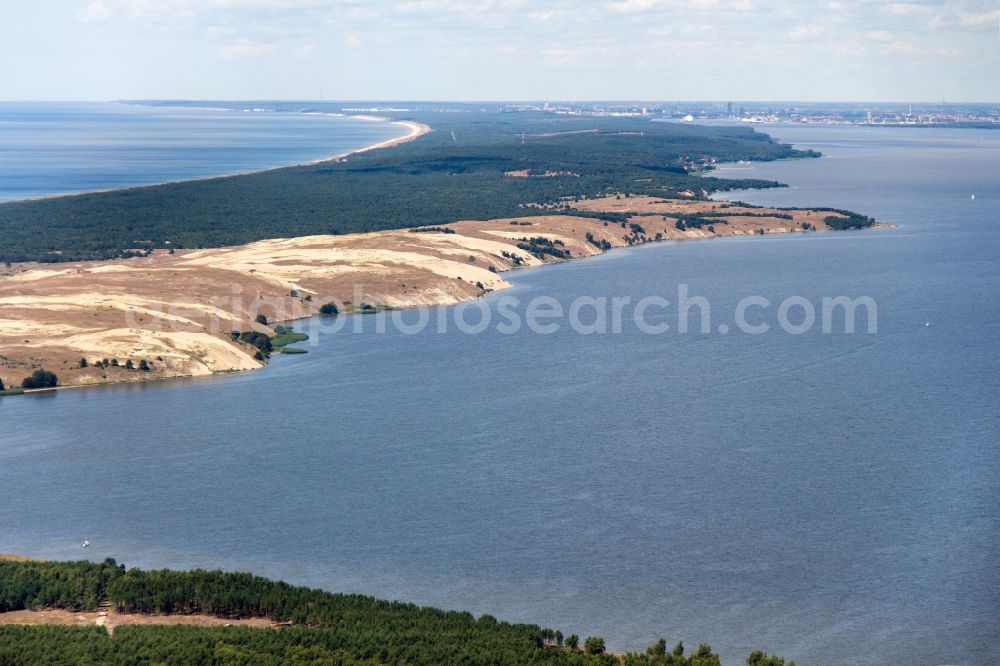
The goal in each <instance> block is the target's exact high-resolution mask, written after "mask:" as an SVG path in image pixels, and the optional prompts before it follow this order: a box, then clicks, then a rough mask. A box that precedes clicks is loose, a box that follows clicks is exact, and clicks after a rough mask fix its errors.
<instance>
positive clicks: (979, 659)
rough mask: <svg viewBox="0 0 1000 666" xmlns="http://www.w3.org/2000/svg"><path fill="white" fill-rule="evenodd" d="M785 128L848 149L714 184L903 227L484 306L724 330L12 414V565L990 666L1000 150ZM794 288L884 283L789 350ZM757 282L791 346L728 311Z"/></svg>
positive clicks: (6, 416)
mask: <svg viewBox="0 0 1000 666" xmlns="http://www.w3.org/2000/svg"><path fill="white" fill-rule="evenodd" d="M772 131H774V132H776V134H777V136H778V137H780V138H782V139H784V140H787V141H791V142H794V143H795V144H796V145H798V146H800V147H804V148H816V149H818V150H821V151H823V152H824V153H825V155H826V156H825V157H824V158H822V159H815V160H802V161H794V162H781V163H773V164H760V165H754V166H753V167H752V168H751V169H750V170H748V171H747V170H743V169H741V168H739V167H738V165H734V166H733V167H731V168H725V169H722V170H721V172H720V175H732V176H739V177H743V176H753V177H763V178H776V179H779V180H782V181H784V182H786V183H789V184H791V186H792V187H790V188H788V189H781V190H766V191H758V192H739V193H732V194H731V195H729V196H731V198H736V199H742V200H749V201H754V202H758V203H768V204H777V205H813V206H821V205H822V206H836V207H843V208H849V209H853V210H856V211H859V212H862V213H864V214H867V215H872V216H874V217H876V218H877V219H879V220H880V221H883V222H887V223H891V224H894V225H897V226H896V227H895V228H891V229H874V230H866V231H860V232H854V231H852V232H843V233H810V234H794V235H787V236H785V235H783V236H764V237H753V238H745V239H720V240H709V241H691V242H682V243H662V244H655V245H649V246H645V247H641V248H636V249H630V250H624V251H615V252H611V253H609V254H608V255H605V256H603V257H599V258H594V259H588V260H584V261H579V262H573V263H569V264H563V265H553V266H546V267H542V268H539V269H533V270H524V271H518V272H514V273H508V274H506V275H507V276H508V277H509V278H510V280H511V281H512V282H513V283H514V284H515V287H514V288H513V289H512V290H509V291H507V292H502V293H495V294H492V295H490V296H489V297H488V298H487V299H486V303H488V304H490V305H491V307H495V305H496V303H497V302H498V300H499V299H500V298H503V297H504V296H513V297H517V298H519V299H521V300H522V301H527V300H529V299H531V298H533V297H535V296H551V297H553V298H555V299H556V300H557V301H558V302H559V303H561V304H563V305H564V306H568V304H570V303H571V302H572V301H573V300H574V299H576V298H578V297H580V296H593V297H595V298H597V297H602V296H603V297H607V298H612V297H615V296H628V297H631V298H632V299H633V302H635V301H636V300H638V299H641V298H643V297H646V296H650V295H661V296H662V297H665V298H667V299H670V300H671V301H673V300H674V299H675V298H676V297H677V293H678V292H677V289H678V287H679V285H681V284H684V285H687V289H688V291H689V293H690V294H691V295H692V296H702V297H704V298H705V299H706V300H707V301H708V303H709V304H710V305H711V317H712V321H711V328H710V330H709V332H706V333H702V332H700V329H699V328H698V327H697V326H692V330H691V332H689V333H687V334H681V333H678V332H677V324H678V323H679V322H678V321H677V316H678V315H677V314H676V313H672V312H671V311H669V310H664V315H663V317H664V321H666V322H668V323H670V324H672V325H673V327H672V328H671V329H670V331H669V332H668V333H665V334H660V335H650V334H646V333H643V332H641V331H639V330H638V329H637V328H636V327H635V326H631V325H626V326H623V328H622V332H621V333H618V334H614V333H610V332H609V333H607V334H592V335H582V334H580V333H578V332H575V331H573V330H571V328H570V327H568V326H563V327H561V328H560V329H559V330H558V331H557V332H555V333H552V334H538V333H534V332H531V331H530V330H528V329H527V328H523V327H522V329H521V330H520V331H519V332H517V333H515V334H504V333H501V332H499V331H498V330H497V329H496V327H495V326H489V327H488V328H487V329H486V330H485V331H484V332H483V333H480V334H478V335H467V334H465V333H462V332H461V331H459V330H457V329H456V328H455V327H454V326H451V327H450V328H449V332H448V333H445V334H439V333H437V332H436V330H437V329H436V327H434V326H431V327H429V328H428V329H426V330H425V331H424V332H422V333H420V334H414V335H407V334H403V333H401V332H399V331H396V330H395V329H394V327H392V326H389V327H388V332H386V333H378V332H376V331H375V325H374V322H375V319H374V318H369V319H366V320H365V325H364V329H365V332H363V333H360V334H358V333H354V332H352V330H353V327H352V326H346V327H345V328H344V329H343V330H341V331H340V332H338V333H333V334H328V335H323V336H318V337H317V338H314V340H312V341H310V342H315V343H317V344H315V346H308V349H309V352H310V353H309V354H305V355H300V356H289V357H278V358H275V359H274V360H273V361H272V363H271V364H270V366H269V367H268V368H266V369H263V370H261V371H258V372H253V373H249V374H241V375H233V376H225V377H217V378H206V379H198V380H177V381H165V382H158V383H153V384H148V385H130V386H110V387H101V388H93V389H80V390H66V391H59V392H56V393H50V394H44V395H31V396H23V397H14V398H4V399H0V433H2V434H0V551H11V552H16V553H21V554H24V555H29V556H34V557H43V558H60V559H64V558H79V557H84V556H86V557H89V558H92V559H102V558H104V557H115V558H117V559H118V560H119V561H121V562H124V563H127V564H128V565H130V566H142V567H178V568H184V567H194V566H200V567H212V568H216V567H218V568H223V569H240V570H250V571H254V572H256V573H259V574H263V575H267V576H271V577H275V578H281V579H286V580H289V581H291V582H293V583H299V584H307V585H311V586H320V587H323V588H326V589H328V590H334V591H349V592H362V593H366V594H372V595H377V596H379V597H387V598H393V599H403V600H407V601H413V602H417V603H421V604H432V605H435V606H441V607H445V608H453V609H467V610H470V611H472V612H474V613H477V614H479V613H491V614H494V615H496V616H498V617H500V618H503V619H506V620H512V621H524V622H536V623H539V624H542V625H544V626H551V627H555V628H559V629H561V630H563V631H564V632H565V633H570V632H576V633H579V634H581V635H584V636H586V635H588V634H601V635H603V636H605V637H606V638H607V640H608V645H609V647H610V648H612V649H616V650H626V649H633V650H642V649H645V647H646V646H647V645H648V644H649V643H651V642H653V641H654V640H656V639H657V638H658V637H659V636H665V637H666V638H667V639H668V640H669V641H670V642H671V643H673V642H674V641H677V640H683V641H684V643H685V645H687V646H689V647H693V646H696V645H697V644H698V642H700V641H707V642H710V643H711V644H712V646H713V647H714V648H716V649H718V650H720V651H721V653H722V656H723V658H724V662H725V663H726V664H727V665H728V664H741V663H742V660H743V659H744V658H745V656H746V655H747V654H748V653H749V652H750V651H751V650H752V649H756V648H761V649H766V650H768V651H769V652H777V653H780V654H784V655H785V656H786V657H788V658H790V659H795V660H796V661H797V663H799V664H800V665H810V664H848V665H858V666H861V665H867V664H899V665H909V664H946V663H947V664H956V663H960V664H996V663H998V662H1000V643H998V642H997V640H996V638H997V636H998V635H1000V518H998V508H1000V410H998V407H997V396H998V395H1000V354H998V351H997V350H998V349H1000V298H998V294H1000V183H998V181H997V178H996V174H997V173H998V172H1000V132H986V131H978V130H974V131H961V130H935V129H890V128H885V129H871V130H869V129H864V128H852V127H830V128H812V127H805V128H795V127H787V128H786V127H779V128H773V129H772ZM972 194H975V199H974V200H973V199H972V198H971V195H972ZM790 296H791V297H801V298H804V299H806V300H808V301H809V302H810V303H814V304H816V307H817V310H818V309H819V304H820V303H821V300H822V298H823V297H825V296H828V297H837V296H848V297H851V298H856V297H862V296H867V297H870V298H871V299H873V300H874V301H875V303H877V332H875V333H867V328H866V327H863V326H860V325H859V326H858V331H857V332H855V333H854V334H847V333H844V332H843V326H841V325H838V326H836V327H835V328H834V330H833V331H832V332H831V333H823V332H822V330H821V327H820V326H819V325H818V324H817V325H816V326H815V327H813V328H812V329H810V330H808V331H807V332H805V333H801V334H789V333H787V332H785V331H783V330H781V327H780V326H779V325H778V323H777V319H776V313H775V311H774V309H775V308H776V307H777V306H778V304H779V303H781V302H782V301H783V300H784V299H787V298H788V297H790ZM747 297H764V298H766V299H767V300H768V301H769V302H771V303H772V304H773V305H772V308H771V309H770V310H765V309H756V310H754V311H753V317H754V321H755V322H758V321H760V322H770V324H771V329H770V330H769V331H768V332H767V333H765V334H761V335H753V334H748V333H743V332H741V331H739V330H738V328H737V327H736V326H735V318H734V312H735V308H736V306H737V305H738V303H739V302H740V301H741V300H742V299H744V298H747ZM453 312H454V311H453V310H447V311H446V312H445V316H448V317H452V315H453ZM403 316H404V317H405V318H407V319H406V321H408V322H412V321H414V320H415V319H416V316H417V313H415V312H411V313H404V315H403ZM410 318H412V319H410ZM795 319H796V320H797V319H798V316H796V317H795ZM475 320H476V317H475V316H472V315H469V316H468V321H470V322H474V321H475ZM432 321H433V319H432ZM717 324H719V325H721V324H727V325H729V326H730V330H729V332H728V333H726V334H723V333H721V332H719V329H718V327H717ZM84 539H89V540H91V541H92V543H93V546H92V547H91V548H89V549H88V550H86V551H84V550H82V549H81V548H80V543H81V542H82V541H83V540H84Z"/></svg>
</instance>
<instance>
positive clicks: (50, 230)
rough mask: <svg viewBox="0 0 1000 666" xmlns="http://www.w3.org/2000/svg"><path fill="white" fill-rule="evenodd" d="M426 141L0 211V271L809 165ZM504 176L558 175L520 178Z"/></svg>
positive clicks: (527, 117)
mask: <svg viewBox="0 0 1000 666" xmlns="http://www.w3.org/2000/svg"><path fill="white" fill-rule="evenodd" d="M404 118H405V119H407V120H414V121H418V122H422V123H425V124H427V125H429V126H430V127H431V128H432V129H433V131H432V132H431V133H429V134H426V135H424V136H421V137H419V138H418V139H416V140H414V141H411V142H409V143H405V144H402V145H399V146H396V147H393V148H385V149H381V150H375V151H370V152H366V153H360V154H357V155H352V156H350V157H349V158H348V159H347V160H344V161H340V162H323V163H319V164H314V165H308V166H301V167H289V168H283V169H274V170H270V171H265V172H261V173H256V174H250V175H241V176H230V177H220V178H212V179H207V180H199V181H188V182H180V183H171V184H165V185H154V186H148V187H137V188H132V189H126V190H117V191H111V192H98V193H91V194H81V195H74V196H65V197H56V198H50V199H42V200H35V201H21V202H10V203H4V204H0V238H2V239H3V240H2V242H0V261H5V262H16V261H44V262H59V261H72V260H80V259H106V258H114V257H125V256H135V255H137V254H139V255H141V254H143V253H144V252H146V251H148V250H149V249H155V248H193V247H218V246H224V245H234V244H240V243H246V242H251V241H255V240H261V239H265V238H276V237H288V236H301V235H308V234H321V233H351V232H365V231H375V230H380V229H398V228H406V227H417V226H428V225H438V224H444V223H448V222H454V221H456V220H463V219H489V218H496V217H507V216H514V215H535V214H542V213H544V212H545V211H543V210H540V209H538V208H535V207H526V204H534V203H551V202H555V201H557V200H558V199H560V198H561V197H580V196H593V195H600V194H606V193H612V192H630V193H634V194H655V195H659V196H669V195H671V194H676V193H679V192H683V191H686V190H690V191H692V192H694V193H696V194H698V195H701V193H702V191H703V190H704V191H707V192H713V191H718V190H725V189H736V188H746V187H776V186H779V184H778V183H775V182H772V181H753V180H721V179H717V178H712V177H709V176H706V175H704V173H705V171H704V170H705V168H706V167H707V166H708V165H710V163H711V160H713V159H715V160H718V161H732V160H776V159H786V158H793V157H812V156H816V155H818V153H815V152H812V151H799V150H795V149H793V148H791V147H790V146H787V145H784V144H780V143H777V142H775V141H774V140H772V139H771V138H770V137H769V136H767V135H766V134H761V133H759V132H755V131H754V130H753V129H751V128H747V127H723V126H719V127H710V126H699V125H681V124H676V123H666V122H651V121H650V120H648V119H643V118H626V117H579V116H556V115H554V114H549V113H534V112H511V113H499V112H455V113H433V112H417V113H410V114H405V115H400V116H399V117H398V118H397V119H404ZM509 171H526V172H528V173H530V174H543V173H546V172H548V173H555V174H559V175H556V176H552V177H526V178H515V177H510V176H506V175H505V173H506V172H509Z"/></svg>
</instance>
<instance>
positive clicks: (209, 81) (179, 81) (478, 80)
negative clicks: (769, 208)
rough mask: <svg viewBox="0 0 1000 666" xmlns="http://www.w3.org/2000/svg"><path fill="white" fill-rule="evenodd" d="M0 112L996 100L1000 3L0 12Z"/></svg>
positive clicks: (57, 5) (162, 4)
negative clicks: (271, 103)
mask: <svg viewBox="0 0 1000 666" xmlns="http://www.w3.org/2000/svg"><path fill="white" fill-rule="evenodd" d="M0 56H2V62H3V67H2V69H0V72H2V74H0V98H2V99H7V100H16V99H80V100H82V99H95V100H104V99H117V98H215V99H314V98H316V97H318V96H319V91H320V87H322V89H323V92H324V95H325V97H326V98H327V99H450V100H485V99H489V100H516V99H543V100H544V99H549V100H558V99H638V100H673V99H714V100H729V99H736V100H740V99H744V100H745V99H782V100H791V99H796V100H871V101H899V100H903V101H942V100H947V101H992V102H997V101H1000V0H941V1H937V2H934V1H931V2H881V1H860V0H823V1H819V2H810V1H808V0H802V1H798V2H796V1H793V0H686V1H681V0H607V1H605V0H593V1H587V0H577V1H575V2H574V1H570V0H548V1H542V0H538V1H529V0H468V1H457V0H385V1H378V0H373V1H371V2H363V1H360V0H284V1H279V0H49V1H45V2H34V1H25V2H20V1H18V0H3V1H2V3H0Z"/></svg>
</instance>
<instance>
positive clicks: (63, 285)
mask: <svg viewBox="0 0 1000 666" xmlns="http://www.w3.org/2000/svg"><path fill="white" fill-rule="evenodd" d="M414 131H415V132H416V131H421V128H414ZM567 203H568V204H569V205H571V206H572V207H573V208H574V209H576V210H580V211H590V212H596V211H606V212H617V213H628V214H635V215H636V216H635V217H631V218H630V219H629V223H630V224H631V223H637V224H638V225H640V226H641V229H642V232H641V233H640V232H637V231H635V229H634V228H631V227H629V226H628V225H623V224H618V223H614V222H604V221H602V220H598V219H594V218H587V217H579V216H574V215H573V214H572V210H568V211H567V210H565V209H563V210H559V211H558V212H559V213H560V214H555V213H556V210H554V209H553V210H552V213H553V214H551V215H539V216H532V217H525V218H518V219H498V220H488V221H464V222H455V223H452V224H449V225H446V227H447V228H449V229H451V230H452V231H454V233H443V232H440V231H426V232H420V233H415V232H412V231H409V230H396V231H383V232H376V233H369V234H351V235H342V236H305V237H301V238H278V239H271V240H265V241H260V242H256V243H250V244H248V245H242V246H237V247H226V248H216V249H207V250H186V251H185V250H180V251H177V252H176V253H174V254H169V253H167V252H165V251H157V252H155V253H154V254H153V255H152V256H149V257H143V258H132V259H125V260H116V261H101V262H77V263H68V264H61V265H59V266H58V267H53V266H52V265H47V264H46V265H40V264H17V265H14V266H13V267H11V268H9V269H6V270H2V271H0V378H2V379H3V381H4V382H5V383H6V384H7V385H8V386H19V385H20V382H21V380H22V379H23V378H24V377H25V376H27V375H29V374H31V372H32V371H33V369H35V368H39V367H44V368H46V369H48V370H51V371H53V372H55V373H56V374H57V375H58V376H59V379H60V383H61V384H62V385H79V384H97V383H106V382H125V381H139V380H146V379H153V378H159V377H175V376H194V375H207V374H212V373H218V372H231V371H241V370H250V369H254V368H258V367H260V366H261V363H260V362H259V361H257V360H255V359H254V353H255V352H256V350H255V349H253V348H252V347H249V346H248V345H244V344H242V343H239V342H234V341H233V340H232V338H231V336H230V332H231V331H234V330H235V331H249V330H257V331H261V332H265V331H268V329H267V328H265V327H263V326H261V325H260V324H256V323H254V320H255V318H256V316H257V315H258V314H263V315H265V316H266V317H267V319H268V320H269V321H271V322H274V321H287V320H294V319H298V318H302V317H308V316H311V315H313V314H316V313H317V312H318V310H319V308H320V306H321V305H322V304H324V303H327V302H331V301H333V302H336V303H337V304H338V307H339V309H340V311H341V312H350V311H351V310H352V309H353V308H357V307H360V306H361V304H362V303H365V304H370V305H374V306H388V307H394V308H401V307H414V306H430V305H440V304H453V303H458V302H461V301H465V300H470V299H474V298H477V297H480V296H482V295H483V294H484V293H486V292H487V291H490V290H500V289H505V288H507V287H508V286H509V284H508V283H507V281H506V280H504V279H503V277H502V275H501V273H503V272H504V271H506V270H509V269H511V268H513V267H515V259H514V258H513V257H515V256H516V257H518V258H519V259H518V261H517V263H519V264H521V265H525V266H534V265H538V264H541V263H543V261H542V260H541V259H539V258H537V257H535V256H533V255H532V254H531V253H529V252H527V251H526V250H524V249H521V248H518V247H517V245H518V243H521V242H523V241H524V239H527V238H531V237H538V236H541V237H544V238H547V239H550V240H553V241H560V242H561V243H562V244H563V245H562V246H561V247H564V248H565V249H566V250H568V251H569V252H570V253H571V256H572V257H573V258H578V257H586V256H590V255H594V254H600V253H601V251H602V250H601V249H599V248H598V247H597V244H599V243H601V242H602V241H606V243H607V244H608V245H610V246H611V247H621V246H624V245H631V244H639V243H644V242H648V241H652V240H657V239H686V238H702V237H709V236H722V235H744V234H752V233H758V230H764V231H765V232H767V233H787V232H793V231H801V230H802V223H803V222H807V223H809V224H810V225H812V227H813V228H815V229H817V230H825V229H826V225H825V224H824V223H823V218H824V217H826V216H827V215H829V213H824V212H817V211H808V210H796V211H781V214H783V215H791V216H792V218H793V219H785V218H783V217H771V216H767V213H768V212H774V213H778V211H769V209H749V208H744V207H740V206H731V205H727V204H724V203H722V202H711V201H708V202H706V201H688V200H663V199H655V198H652V197H621V198H617V197H604V198H601V199H591V200H584V201H579V202H567ZM727 206H728V207H727ZM553 208H554V207H553ZM708 211H712V212H715V213H720V212H728V213H732V214H733V215H732V216H731V217H720V218H718V219H719V222H718V223H716V224H714V225H713V226H714V230H711V231H710V230H708V229H687V230H683V231H682V230H679V229H677V228H676V226H675V222H676V220H675V218H674V217H669V216H665V215H663V214H664V213H684V214H696V213H698V212H702V213H704V212H708ZM741 212H743V213H745V212H753V213H754V214H756V215H762V217H746V216H740V215H738V213H741ZM588 234H589V235H590V238H591V239H592V240H590V241H588V238H587V236H588ZM545 260H546V261H554V259H553V258H552V257H549V256H546V257H545ZM81 358H84V359H86V360H87V362H88V367H86V368H82V367H80V359H81ZM102 359H117V360H118V361H119V364H120V365H122V366H124V364H125V362H126V361H127V360H132V361H133V363H134V364H135V365H136V366H138V365H139V362H140V361H141V360H145V361H146V362H147V363H148V364H149V365H150V366H151V370H150V371H148V372H141V371H139V370H126V369H124V368H119V367H109V368H100V367H94V363H95V362H96V361H100V360H102Z"/></svg>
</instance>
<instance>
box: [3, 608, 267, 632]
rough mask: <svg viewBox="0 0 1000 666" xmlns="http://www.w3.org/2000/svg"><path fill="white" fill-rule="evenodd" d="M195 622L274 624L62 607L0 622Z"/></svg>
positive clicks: (83, 624) (77, 624) (113, 625)
mask: <svg viewBox="0 0 1000 666" xmlns="http://www.w3.org/2000/svg"><path fill="white" fill-rule="evenodd" d="M181 624H186V625H194V626H199V627H228V626H238V627H277V626H279V625H278V624H277V623H276V622H274V621H273V620H270V619H268V618H244V619H235V620H234V619H227V618H221V617H215V616H213V615H154V614H149V615H147V614H142V613H119V612H118V611H116V610H114V609H113V608H105V609H101V610H95V611H70V610H62V609H44V610H20V611H8V612H6V613H0V625H27V626H39V625H64V626H72V627H87V626H100V627H105V628H106V629H107V630H108V633H110V634H113V633H114V630H115V628H117V627H122V626H126V625H181Z"/></svg>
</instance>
